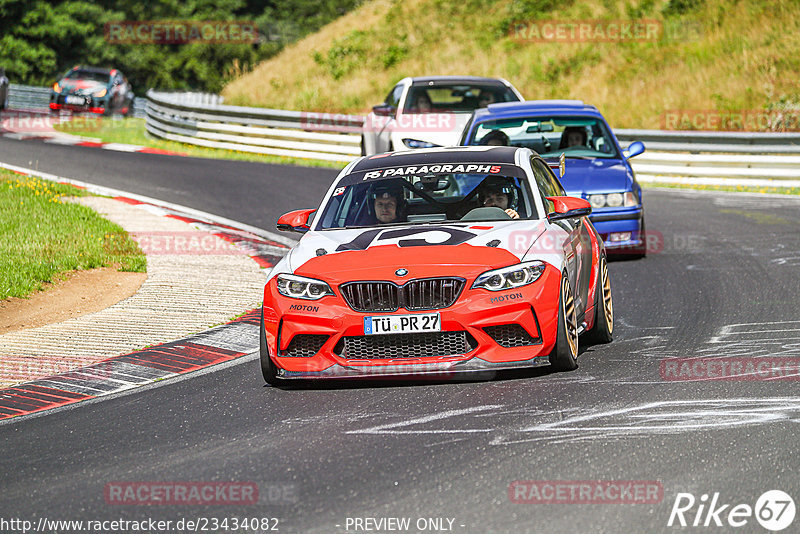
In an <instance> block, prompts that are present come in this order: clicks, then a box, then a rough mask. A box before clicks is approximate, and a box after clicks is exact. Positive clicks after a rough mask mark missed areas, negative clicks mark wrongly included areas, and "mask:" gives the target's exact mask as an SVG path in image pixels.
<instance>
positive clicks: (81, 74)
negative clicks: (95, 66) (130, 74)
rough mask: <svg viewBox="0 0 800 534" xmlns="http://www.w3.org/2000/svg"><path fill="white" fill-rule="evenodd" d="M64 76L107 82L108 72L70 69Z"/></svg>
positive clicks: (69, 78)
mask: <svg viewBox="0 0 800 534" xmlns="http://www.w3.org/2000/svg"><path fill="white" fill-rule="evenodd" d="M64 78H66V79H68V80H92V81H95V82H103V83H108V78H109V74H108V73H107V72H106V73H103V72H94V71H89V70H72V71H69V72H68V73H67V75H66V76H64Z"/></svg>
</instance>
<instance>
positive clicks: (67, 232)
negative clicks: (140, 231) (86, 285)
mask: <svg viewBox="0 0 800 534" xmlns="http://www.w3.org/2000/svg"><path fill="white" fill-rule="evenodd" d="M85 194H86V193H85V192H84V191H82V190H80V189H78V188H76V187H73V186H71V185H66V184H57V183H53V182H49V181H46V180H41V179H39V178H35V177H30V176H23V175H19V174H15V173H12V172H10V171H6V170H4V169H0V299H7V298H9V297H25V296H27V295H30V294H31V293H34V292H36V291H40V290H42V289H43V287H44V286H43V284H45V283H48V282H55V281H58V280H59V279H61V278H62V276H63V274H64V273H66V272H68V271H75V270H86V269H94V268H96V267H109V266H113V267H116V268H117V269H118V270H120V271H133V272H145V271H146V266H147V260H146V258H145V256H144V254H143V253H142V251H141V250H140V249H139V245H137V244H136V242H135V241H133V240H132V239H131V238H130V237H129V236H128V234H127V233H126V232H125V231H124V230H123V229H122V228H121V227H120V226H119V225H117V224H114V223H112V222H111V221H108V220H106V219H103V218H102V217H101V216H100V215H98V214H97V213H96V212H95V211H93V210H92V209H90V208H88V207H86V206H81V205H79V204H74V203H70V202H64V201H63V200H62V197H64V196H84V195H85Z"/></svg>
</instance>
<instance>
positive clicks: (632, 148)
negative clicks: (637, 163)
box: [622, 141, 644, 159]
mask: <svg viewBox="0 0 800 534" xmlns="http://www.w3.org/2000/svg"><path fill="white" fill-rule="evenodd" d="M642 152H644V143H642V142H641V141H634V142H633V143H631V144H630V145H628V148H626V149H625V150H623V151H622V155H623V156H625V159H631V158H632V157H634V156H638V155H639V154H641V153H642Z"/></svg>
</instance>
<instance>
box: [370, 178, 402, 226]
mask: <svg viewBox="0 0 800 534" xmlns="http://www.w3.org/2000/svg"><path fill="white" fill-rule="evenodd" d="M373 208H374V210H375V218H376V219H377V221H378V223H380V224H389V223H395V222H402V221H404V220H405V216H404V212H405V197H404V196H403V187H402V186H398V185H378V186H376V187H375V191H374V198H373Z"/></svg>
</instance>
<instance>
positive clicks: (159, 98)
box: [145, 90, 364, 162]
mask: <svg viewBox="0 0 800 534" xmlns="http://www.w3.org/2000/svg"><path fill="white" fill-rule="evenodd" d="M147 98H148V102H147V108H146V118H147V122H146V126H145V127H146V128H147V131H148V132H149V133H150V134H151V135H154V136H156V137H161V138H164V139H169V140H172V141H180V142H182V143H189V144H193V145H199V146H205V147H211V148H223V149H229V150H239V151H242V152H254V153H258V154H271V155H277V156H289V157H300V158H314V159H321V160H328V161H342V162H346V161H352V160H353V159H355V158H356V157H358V155H359V154H361V136H360V134H359V133H354V132H359V131H360V129H361V125H362V124H363V121H364V118H363V117H361V116H357V115H325V114H317V113H306V112H300V111H286V110H279V109H262V108H248V107H240V106H226V105H222V103H221V98H220V97H218V96H217V95H203V94H197V93H162V92H158V91H153V90H150V91H148V92H147Z"/></svg>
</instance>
